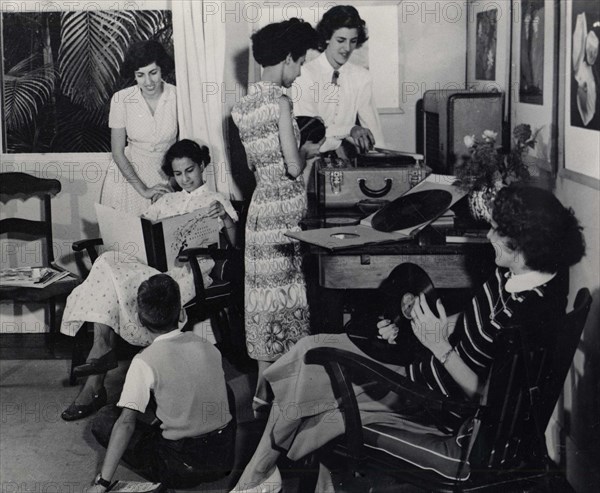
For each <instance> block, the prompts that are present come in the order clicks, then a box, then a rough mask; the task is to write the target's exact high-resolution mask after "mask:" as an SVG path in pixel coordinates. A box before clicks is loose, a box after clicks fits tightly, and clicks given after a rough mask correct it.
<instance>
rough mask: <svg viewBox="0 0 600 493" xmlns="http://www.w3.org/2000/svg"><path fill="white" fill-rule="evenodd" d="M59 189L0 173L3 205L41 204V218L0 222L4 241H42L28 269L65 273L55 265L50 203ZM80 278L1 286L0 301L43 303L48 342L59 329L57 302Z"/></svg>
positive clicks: (48, 181) (55, 185)
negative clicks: (32, 201)
mask: <svg viewBox="0 0 600 493" xmlns="http://www.w3.org/2000/svg"><path fill="white" fill-rule="evenodd" d="M60 190H61V184H60V181H58V180H55V179H44V178H38V177H35V176H32V175H28V174H26V173H18V172H10V173H1V174H0V201H1V202H2V203H3V204H6V203H8V202H9V201H11V200H22V201H25V200H28V199H30V198H34V197H36V198H38V199H39V200H40V201H41V213H40V219H37V220H35V219H26V218H23V217H7V218H4V219H2V220H1V221H0V234H1V235H2V236H3V237H4V238H6V240H7V241H11V240H15V241H19V242H21V241H27V242H31V241H39V240H42V250H41V252H40V253H41V255H37V252H36V256H35V260H34V262H32V264H33V263H35V265H30V266H29V267H52V268H53V269H55V270H59V271H64V270H65V269H63V268H62V267H60V266H58V265H56V264H55V263H54V250H53V246H54V245H53V243H52V204H51V200H52V198H53V197H55V196H56V195H57V194H58V193H59V192H60ZM78 283H79V278H78V277H77V276H75V275H74V274H72V273H69V275H68V276H67V277H64V278H62V279H60V280H58V281H56V282H54V283H52V284H49V285H48V286H46V287H44V288H30V287H16V286H8V285H2V286H0V300H2V301H10V302H12V303H19V304H27V303H43V304H45V322H46V323H47V326H48V327H49V331H48V333H49V336H50V337H49V339H50V341H52V340H53V336H54V334H55V333H56V331H57V330H58V327H57V321H56V303H57V301H58V300H60V299H64V298H65V297H66V296H67V295H68V294H69V293H70V292H71V291H72V290H73V288H74V287H75V286H77V284H78Z"/></svg>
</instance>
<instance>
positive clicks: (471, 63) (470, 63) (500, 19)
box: [467, 2, 511, 108]
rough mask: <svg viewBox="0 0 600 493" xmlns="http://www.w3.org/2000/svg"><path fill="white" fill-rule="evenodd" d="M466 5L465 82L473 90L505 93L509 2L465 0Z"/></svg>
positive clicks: (507, 68) (507, 70)
mask: <svg viewBox="0 0 600 493" xmlns="http://www.w3.org/2000/svg"><path fill="white" fill-rule="evenodd" d="M467 6H468V9H469V10H468V21H469V22H468V26H467V85H468V87H469V88H472V89H474V90H477V91H502V92H506V91H507V88H508V77H509V60H510V21H511V3H510V2H468V3H467ZM507 99H508V98H505V100H506V101H507ZM506 108H508V102H507V105H506Z"/></svg>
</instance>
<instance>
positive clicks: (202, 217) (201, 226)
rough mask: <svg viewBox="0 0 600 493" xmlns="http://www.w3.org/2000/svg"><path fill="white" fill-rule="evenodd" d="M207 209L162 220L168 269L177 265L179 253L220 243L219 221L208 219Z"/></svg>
mask: <svg viewBox="0 0 600 493" xmlns="http://www.w3.org/2000/svg"><path fill="white" fill-rule="evenodd" d="M207 212H208V209H207V208H203V209H198V210H196V211H193V212H189V213H187V214H182V215H180V216H171V217H169V218H165V219H162V220H161V221H156V222H161V223H162V232H163V236H164V240H165V256H166V261H167V268H168V269H171V268H172V267H173V266H174V265H175V260H176V258H177V256H178V255H179V253H180V252H181V251H182V250H185V249H186V248H197V247H206V246H209V245H212V244H214V243H218V241H219V230H220V225H219V221H218V220H217V219H215V218H208V217H206V214H207Z"/></svg>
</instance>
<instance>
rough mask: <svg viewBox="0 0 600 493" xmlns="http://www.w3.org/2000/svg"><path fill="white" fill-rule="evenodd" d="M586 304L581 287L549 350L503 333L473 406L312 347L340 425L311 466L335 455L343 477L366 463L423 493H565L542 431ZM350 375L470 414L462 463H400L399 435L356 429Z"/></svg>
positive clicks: (309, 487)
mask: <svg viewBox="0 0 600 493" xmlns="http://www.w3.org/2000/svg"><path fill="white" fill-rule="evenodd" d="M591 301H592V299H591V296H590V293H589V290H588V289H587V288H582V289H581V290H580V291H579V292H578V294H577V297H576V299H575V304H574V308H573V310H572V311H571V312H570V313H568V314H567V315H565V318H564V323H563V324H562V327H561V329H562V330H560V331H559V333H558V338H557V341H556V344H555V345H554V346H553V347H551V348H537V347H534V345H533V344H529V342H528V341H524V340H523V339H522V337H521V331H520V330H518V328H512V329H508V330H503V331H502V332H501V337H500V338H499V339H500V340H499V344H500V345H499V348H500V350H501V352H500V353H499V354H498V357H496V358H495V363H494V364H493V366H492V368H491V370H490V374H489V377H488V380H487V382H486V387H485V391H484V393H483V396H482V399H481V402H479V403H474V402H470V401H456V400H452V399H449V398H447V397H445V396H443V395H442V394H440V393H438V392H434V391H430V390H428V389H424V388H423V387H422V386H419V385H416V384H414V383H412V382H410V381H408V380H407V379H406V378H404V377H402V376H400V375H398V374H397V373H395V372H393V371H391V370H390V369H388V368H386V367H384V366H382V365H380V364H379V363H377V362H374V361H372V360H370V359H367V358H364V357H362V356H360V355H357V354H353V353H350V352H347V351H342V350H339V349H334V348H316V349H312V350H311V351H309V352H308V353H307V354H306V356H305V361H306V362H307V363H310V364H320V365H323V366H325V367H326V369H327V371H328V372H329V374H330V376H331V379H332V384H333V388H334V391H335V392H336V395H337V396H338V401H339V402H340V408H341V410H342V413H343V416H344V420H345V425H346V434H345V437H344V438H343V439H341V440H337V441H334V442H333V443H332V444H329V445H327V446H326V447H324V449H322V450H321V451H320V452H319V453H317V454H316V455H315V457H316V459H315V457H313V462H312V465H313V466H314V465H315V463H316V462H315V461H316V460H318V461H324V462H325V463H326V462H327V460H330V458H331V457H332V456H338V457H339V456H341V457H343V458H344V459H345V461H346V462H345V465H347V466H348V470H349V472H357V471H359V470H360V469H361V468H364V467H365V465H368V466H369V467H372V468H375V469H376V470H380V471H381V472H382V473H383V474H386V475H392V476H394V477H395V478H396V479H397V480H398V481H399V482H402V483H410V484H413V485H416V486H418V487H419V488H423V489H424V490H425V491H439V492H457V491H492V490H493V491H496V490H497V491H513V490H511V489H510V488H511V487H512V486H520V487H526V488H527V487H531V486H532V485H536V484H537V485H539V484H540V483H545V484H546V487H549V486H552V487H553V488H554V489H556V490H557V491H558V490H560V491H569V490H568V489H567V488H569V486H568V483H566V480H565V479H564V475H563V474H562V472H561V471H559V470H558V469H557V467H556V465H555V464H554V463H553V462H552V461H551V460H550V458H549V457H548V454H547V449H546V442H545V437H544V432H545V430H546V427H547V425H548V422H549V420H550V417H551V414H552V411H553V409H554V406H555V405H556V402H557V400H558V398H559V396H560V393H561V392H562V388H563V384H564V381H565V378H566V375H567V373H568V371H569V368H570V366H571V362H572V360H573V357H574V354H575V351H576V349H577V347H578V343H579V339H580V337H581V333H582V331H583V327H584V325H585V321H586V318H587V315H588V312H589V309H590V305H591ZM352 374H355V375H356V374H358V375H360V376H361V378H371V379H373V380H376V381H377V382H378V383H380V384H381V385H384V386H385V388H386V389H387V390H389V391H392V392H395V393H397V394H399V395H403V396H409V397H410V399H411V401H413V402H420V403H422V404H423V405H424V406H425V407H426V408H427V409H431V410H437V411H441V410H446V411H462V414H465V412H470V413H471V415H472V416H473V419H472V427H473V431H472V433H471V435H470V437H469V439H468V444H466V445H465V446H463V450H464V456H463V458H462V460H460V461H458V462H456V463H454V464H451V465H448V468H447V469H444V470H438V471H434V470H433V468H430V469H424V468H422V467H418V466H417V465H415V464H413V463H410V462H408V461H407V460H403V459H402V456H403V452H402V451H403V446H404V444H403V443H402V436H403V435H402V433H401V432H398V431H397V430H395V429H394V428H392V427H389V426H387V427H386V426H383V425H369V426H368V427H363V426H362V425H361V420H360V414H359V410H358V405H357V402H356V397H355V395H354V392H353V391H352V383H351V376H350V375H352ZM325 459H327V460H325ZM444 467H445V466H444ZM350 476H351V475H350V474H349V477H350ZM303 481H304V483H303V484H302V485H301V487H300V490H301V491H313V490H314V485H315V482H316V475H315V474H312V475H311V474H305V475H304V477H303ZM559 481H562V482H561V483H559ZM561 488H563V489H561ZM519 491H521V490H519ZM548 491H550V490H549V489H548Z"/></svg>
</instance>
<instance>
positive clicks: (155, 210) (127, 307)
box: [60, 139, 238, 421]
mask: <svg viewBox="0 0 600 493" xmlns="http://www.w3.org/2000/svg"><path fill="white" fill-rule="evenodd" d="M209 163H210V155H209V151H208V148H207V147H205V146H202V147H201V146H199V145H198V144H197V143H195V142H193V141H191V140H187V139H184V140H181V141H179V142H177V143H175V144H173V145H172V146H171V147H170V148H169V150H168V151H167V153H166V154H165V158H164V163H163V166H162V168H163V171H164V172H165V173H166V174H167V176H170V177H173V178H174V179H175V182H176V183H177V185H178V186H179V187H181V189H182V190H181V191H178V192H173V193H168V194H165V195H162V196H161V197H160V198H159V199H158V200H157V201H156V202H155V203H153V204H152V205H151V206H150V207H149V209H148V211H147V212H146V214H144V216H145V217H147V218H149V219H152V220H157V219H161V218H165V217H169V216H174V215H178V214H185V213H188V212H192V211H194V210H197V209H201V208H208V213H207V216H208V217H212V218H217V219H218V221H219V222H220V223H221V227H225V228H226V229H225V232H226V234H227V237H228V239H229V241H230V242H231V243H232V244H234V243H235V229H234V224H233V223H234V222H236V221H237V220H238V216H237V213H236V211H235V209H234V208H233V206H232V204H231V202H230V201H229V200H228V199H226V198H225V197H224V196H223V195H221V194H220V193H218V192H214V191H212V190H209V189H208V186H207V185H205V184H204V180H203V177H202V172H203V170H204V168H205V166H206V165H208V164H209ZM199 264H200V270H201V271H202V277H203V281H204V285H205V286H209V285H210V284H211V283H212V280H211V279H210V277H209V273H210V271H211V269H212V268H213V266H214V261H213V260H212V259H210V258H199ZM157 273H159V271H157V270H156V269H154V268H152V267H149V266H148V265H146V264H144V263H142V262H138V261H132V260H131V258H127V257H126V256H125V255H124V254H122V253H120V252H117V251H108V252H105V253H103V254H102V255H100V257H98V259H97V260H96V261H95V262H94V264H93V266H92V269H91V271H90V273H89V275H88V277H87V279H86V280H85V281H84V282H83V283H82V284H81V285H80V286H78V287H77V288H75V290H73V292H72V293H71V295H70V296H69V297H68V298H67V304H66V307H65V312H64V315H63V320H62V325H61V328H60V330H61V332H62V333H63V334H66V335H69V336H74V335H75V334H76V333H77V331H78V330H79V329H80V328H81V326H82V325H83V323H84V322H91V323H93V324H94V343H93V346H92V349H91V350H90V353H89V355H88V359H87V362H86V363H85V364H84V365H81V366H78V367H76V368H75V369H74V374H75V375H76V376H86V375H89V376H88V378H87V380H86V382H85V384H84V386H83V388H82V389H81V391H80V393H79V395H78V396H77V397H76V398H75V401H74V402H73V403H72V404H71V405H70V406H69V407H68V408H67V409H66V410H65V411H64V412H63V413H62V415H61V417H62V419H64V420H65V421H74V420H77V419H81V418H84V417H86V416H89V415H90V414H92V413H94V412H95V411H97V410H98V409H100V408H101V407H102V406H103V405H104V404H106V389H105V388H104V377H105V376H106V372H107V371H109V370H111V369H113V368H116V367H117V358H116V354H115V352H114V350H113V348H114V345H115V341H116V337H115V335H116V334H118V335H119V336H121V337H122V338H123V339H125V340H126V341H127V342H129V343H130V344H133V345H136V346H143V347H145V346H148V345H149V344H150V343H151V342H152V341H153V340H154V338H155V337H156V335H155V334H154V333H152V332H151V331H149V330H148V329H146V328H145V327H144V326H143V325H142V324H141V323H140V321H139V318H138V314H137V302H136V295H137V290H138V287H139V286H140V284H141V283H142V282H143V281H145V280H146V279H149V278H150V277H151V276H153V275H155V274H157ZM167 274H169V275H170V276H171V277H172V278H173V279H175V281H176V282H177V283H178V284H179V288H180V291H181V300H182V303H183V304H185V303H187V302H188V301H190V300H191V299H192V298H193V297H194V295H195V289H194V279H193V275H192V272H191V269H190V266H189V264H187V263H186V264H184V265H176V266H175V267H174V268H172V269H171V270H170V271H169V272H167Z"/></svg>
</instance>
